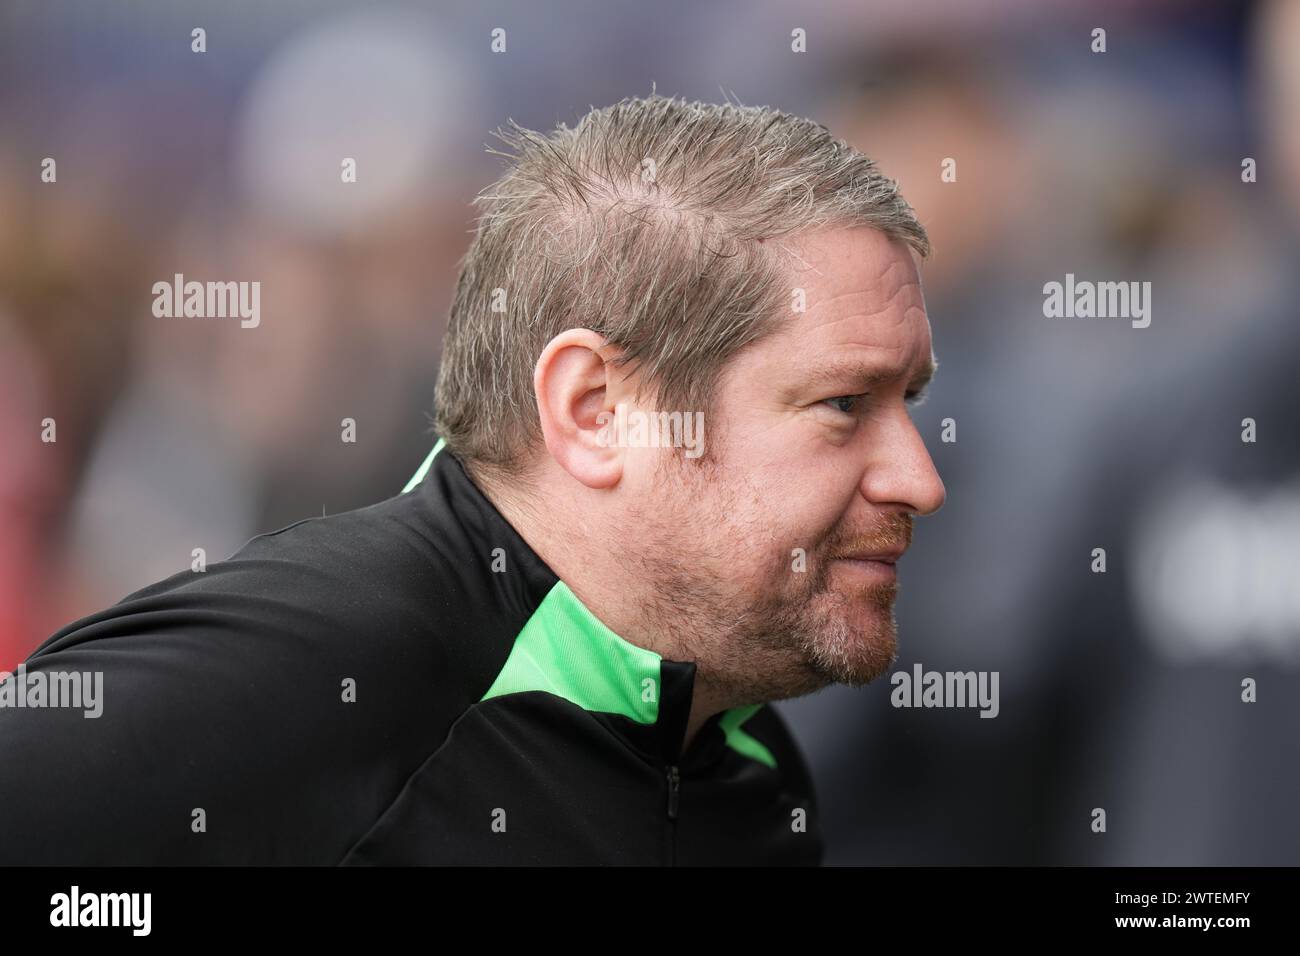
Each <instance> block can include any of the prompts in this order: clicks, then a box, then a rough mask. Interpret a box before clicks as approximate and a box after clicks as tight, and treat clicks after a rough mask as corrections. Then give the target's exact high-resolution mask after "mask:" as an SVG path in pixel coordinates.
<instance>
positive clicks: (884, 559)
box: [840, 548, 907, 564]
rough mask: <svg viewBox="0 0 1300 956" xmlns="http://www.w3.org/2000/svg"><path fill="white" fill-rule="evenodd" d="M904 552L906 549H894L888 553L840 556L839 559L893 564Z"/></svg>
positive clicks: (877, 552) (878, 552)
mask: <svg viewBox="0 0 1300 956" xmlns="http://www.w3.org/2000/svg"><path fill="white" fill-rule="evenodd" d="M906 550H907V549H906V548H895V549H892V550H889V551H874V552H872V553H870V554H867V553H859V554H842V555H840V558H841V559H842V560H846V561H879V562H880V563H881V564H895V563H897V562H898V559H899V558H901V557H902V556H903V552H904V551H906Z"/></svg>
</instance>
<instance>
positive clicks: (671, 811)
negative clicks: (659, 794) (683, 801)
mask: <svg viewBox="0 0 1300 956" xmlns="http://www.w3.org/2000/svg"><path fill="white" fill-rule="evenodd" d="M681 781H682V778H681V774H679V773H678V772H677V765H676V764H673V765H672V766H670V767H669V768H668V819H669V820H676V819H677V794H678V791H679V790H680V789H681Z"/></svg>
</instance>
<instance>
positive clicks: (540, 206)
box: [434, 94, 930, 478]
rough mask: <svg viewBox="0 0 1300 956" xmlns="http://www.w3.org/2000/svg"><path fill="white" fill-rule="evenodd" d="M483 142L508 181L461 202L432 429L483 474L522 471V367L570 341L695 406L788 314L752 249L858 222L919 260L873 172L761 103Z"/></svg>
mask: <svg viewBox="0 0 1300 956" xmlns="http://www.w3.org/2000/svg"><path fill="white" fill-rule="evenodd" d="M494 135H495V136H496V137H497V138H498V139H500V140H501V141H502V142H503V143H504V144H505V146H506V147H507V149H508V151H502V150H498V149H489V152H491V153H495V154H497V155H500V156H504V157H506V158H507V159H508V161H509V164H508V166H509V168H508V169H507V170H506V171H505V172H504V173H503V174H502V176H501V177H500V178H499V179H498V180H497V181H496V182H495V183H494V184H493V185H491V186H489V187H488V188H487V189H485V190H484V191H483V192H482V193H480V194H479V196H478V197H477V198H476V199H475V204H476V205H477V206H478V207H480V208H481V210H482V214H481V216H480V217H479V219H478V226H477V233H476V235H475V237H474V240H473V243H472V244H471V245H470V248H469V251H468V253H467V254H466V256H465V257H464V259H463V260H462V262H461V270H460V277H459V280H458V282H457V285H456V292H455V296H454V298H453V301H452V305H451V314H450V318H449V322H448V327H447V334H446V338H445V340H444V344H443V352H442V364H441V369H440V371H439V375H438V385H437V393H436V398H435V404H436V409H435V419H434V426H435V428H436V429H437V431H438V434H439V435H440V437H441V438H442V439H443V440H444V441H445V442H446V447H447V448H448V450H450V451H451V452H452V454H454V455H455V456H456V457H457V458H459V459H460V460H461V461H462V462H464V463H465V465H466V467H467V468H468V469H470V471H471V473H478V474H479V475H481V476H482V477H485V478H491V477H504V476H519V475H520V474H521V473H522V472H523V471H524V466H525V464H526V460H527V451H528V449H529V448H530V447H532V445H533V443H534V442H536V441H537V440H538V438H539V437H540V424H539V421H538V413H537V402H536V397H535V395H534V394H533V371H534V367H535V365H536V362H537V359H538V358H539V356H540V355H541V353H542V350H543V349H544V348H545V347H546V344H547V343H548V342H549V341H550V340H551V339H552V338H554V337H555V336H556V335H559V334H560V333H561V332H563V331H565V330H566V329H570V328H587V329H591V330H593V331H595V332H597V333H598V334H600V335H602V336H604V338H605V339H606V340H607V341H608V342H609V343H610V344H611V345H613V346H616V347H617V349H618V350H620V352H621V356H622V357H621V359H620V361H619V364H620V365H622V364H627V365H628V366H629V368H630V369H633V370H635V371H637V372H639V373H641V376H642V382H643V383H646V384H648V385H650V386H651V387H653V389H654V392H655V398H656V401H657V404H658V407H659V408H670V409H674V408H675V409H679V410H701V411H703V410H706V409H707V408H708V407H709V404H710V401H711V400H712V397H713V391H714V388H715V386H716V383H717V379H718V376H719V374H720V372H721V370H722V369H723V367H724V366H725V365H726V363H727V361H728V360H729V359H730V358H732V357H733V356H734V355H735V354H736V353H737V352H738V351H740V350H741V349H743V348H744V347H745V346H747V345H749V344H751V343H753V342H755V341H757V340H758V339H760V338H762V337H763V336H764V335H766V334H768V333H769V332H771V331H773V330H774V329H775V328H777V326H778V324H779V321H780V318H781V316H782V315H783V314H785V313H786V312H788V311H789V310H790V308H791V305H790V303H791V299H792V289H791V287H790V281H789V278H788V275H789V272H788V260H787V257H786V255H785V254H784V253H782V252H781V251H780V250H778V249H776V248H774V244H772V243H768V244H766V245H765V244H764V240H769V239H775V238H777V237H780V236H784V235H788V234H792V233H799V232H803V231H805V230H811V229H817V228H821V227H837V226H870V227H873V228H875V229H878V230H879V231H881V232H883V233H884V234H886V235H887V236H889V237H890V238H893V239H899V240H902V241H903V242H905V243H907V244H908V245H909V246H911V247H912V249H914V250H915V251H916V252H917V253H919V255H920V256H921V257H923V258H924V257H926V256H928V255H929V252H930V244H929V240H928V238H927V237H926V234H925V230H924V229H923V228H922V226H921V224H920V223H919V222H918V221H917V219H916V216H915V214H914V213H913V211H912V209H911V207H910V206H909V205H908V204H907V202H906V201H905V200H904V199H903V197H902V195H901V194H900V193H899V189H898V185H897V184H896V183H895V182H894V181H893V180H891V179H889V178H887V177H886V176H884V175H883V174H882V173H881V172H880V171H879V169H878V168H877V166H876V164H875V162H874V161H872V160H871V159H868V158H867V157H866V156H864V155H862V154H861V153H859V152H857V151H856V150H854V149H853V148H852V147H850V146H849V145H847V144H846V143H844V142H843V141H841V140H839V139H836V138H834V137H833V136H832V135H831V133H830V132H829V131H828V130H827V129H826V128H825V127H824V126H822V125H821V124H819V123H815V122H813V121H811V120H807V119H802V118H800V117H797V116H792V115H790V114H788V113H783V112H779V111H777V110H773V109H769V108H766V107H757V106H742V105H738V104H732V103H726V104H722V105H716V104H710V103H699V102H690V103H688V102H685V101H682V100H678V99H672V98H668V97H664V96H660V95H653V94H652V95H651V96H648V97H645V98H633V99H625V100H623V101H621V102H619V103H616V104H614V105H613V106H608V107H605V108H603V109H598V110H592V111H591V112H589V113H587V114H586V115H585V116H583V117H582V119H581V120H580V121H579V122H578V124H577V126H576V127H574V128H573V129H569V128H568V127H567V126H566V125H565V124H563V123H561V124H560V125H559V126H558V127H557V128H556V129H555V130H554V131H552V132H551V133H549V134H546V135H543V134H541V133H538V132H536V131H533V130H529V129H525V128H523V127H521V126H519V125H518V124H517V123H515V122H514V121H513V120H510V121H509V122H508V124H507V126H506V127H505V128H503V129H499V130H497V131H496V133H495V134H494Z"/></svg>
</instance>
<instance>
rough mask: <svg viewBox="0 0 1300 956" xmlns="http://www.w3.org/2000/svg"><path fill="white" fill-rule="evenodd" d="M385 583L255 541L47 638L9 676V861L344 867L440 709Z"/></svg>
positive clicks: (1, 838)
mask: <svg viewBox="0 0 1300 956" xmlns="http://www.w3.org/2000/svg"><path fill="white" fill-rule="evenodd" d="M375 590H376V587H375V582H371V581H364V580H362V581H358V580H356V579H353V580H346V579H345V577H344V576H343V575H342V574H340V573H335V572H331V571H330V570H328V569H327V568H323V567H322V566H321V564H320V563H319V562H317V563H315V564H313V563H309V562H303V561H299V560H294V559H293V557H292V556H288V557H286V556H284V555H280V554H277V553H276V552H275V551H274V550H273V549H268V548H263V549H262V551H261V552H258V551H256V550H255V551H254V552H253V553H252V554H250V555H248V556H245V557H243V558H242V559H240V560H233V559H232V560H231V561H229V562H222V563H220V564H216V565H213V566H211V567H209V569H208V570H207V571H205V572H202V573H192V572H185V573H182V574H178V575H175V576H173V577H172V578H169V579H167V580H166V581H163V582H159V583H158V584H155V585H152V586H151V587H149V588H146V589H144V590H142V591H138V592H136V593H135V594H133V595H130V596H128V597H127V598H125V599H124V600H123V601H121V602H119V603H118V604H115V605H113V606H112V607H110V608H108V609H106V610H105V611H102V612H100V613H98V614H95V615H92V616H90V617H87V618H84V619H82V620H80V621H77V622H75V623H73V624H71V625H69V626H68V627H65V628H64V629H62V630H61V631H59V632H58V633H57V634H55V635H54V636H52V637H51V638H50V639H49V640H47V641H46V642H45V643H44V644H43V645H41V647H40V648H38V649H37V650H36V651H35V652H34V653H33V654H32V655H31V657H30V658H28V660H27V661H25V662H24V663H23V664H22V665H20V666H19V668H17V669H16V670H15V673H14V674H13V676H11V677H9V678H8V679H6V680H5V681H4V684H3V685H0V692H2V693H4V694H5V698H4V699H5V704H6V705H5V706H3V707H0V865H14V864H58V865H69V864H170V865H183V864H282V863H283V864H290V863H291V864H306V865H312V864H334V863H337V862H338V861H339V860H341V859H342V858H343V857H344V855H345V854H346V852H347V850H348V848H349V847H350V846H351V845H352V844H353V843H354V842H355V841H356V840H357V839H358V838H360V836H361V835H363V834H364V833H365V832H366V830H367V829H368V828H369V827H370V825H371V824H372V823H373V822H374V820H375V819H377V818H378V816H379V815H380V814H381V813H382V812H383V810H384V809H385V807H386V806H387V805H388V804H389V803H390V802H391V801H392V799H393V798H394V796H395V795H396V794H397V793H398V792H399V790H400V787H401V785H402V783H403V782H404V780H405V779H406V777H407V776H408V775H409V774H410V773H411V772H412V770H413V769H414V768H416V767H418V766H419V764H420V761H422V760H423V759H424V757H425V756H427V751H428V749H429V747H430V746H431V744H430V739H431V738H430V736H429V734H428V733H427V732H426V731H425V730H423V729H422V728H431V727H436V726H437V721H438V719H439V714H438V713H437V709H436V705H435V702H436V699H437V695H436V694H432V693H429V692H428V688H427V687H425V688H421V693H419V694H416V693H413V692H411V690H410V688H411V685H412V684H413V681H412V680H411V674H412V673H418V671H419V669H420V668H422V667H429V668H433V667H435V666H436V661H431V660H427V659H424V658H421V657H420V656H419V653H418V652H417V651H414V650H413V649H412V648H413V645H412V642H411V641H410V640H409V635H410V633H411V631H412V629H413V625H412V622H411V621H410V620H409V618H407V617H403V615H402V613H401V610H400V608H399V609H394V608H393V607H391V606H388V605H385V604H383V603H382V602H377V601H375V600H367V599H366V598H365V597H364V595H366V594H373V593H375ZM68 675H71V676H68ZM42 684H43V685H44V686H45V687H46V691H45V693H44V695H43V698H44V705H43V706H41V705H38V706H32V704H33V703H38V702H39V701H40V700H41V697H40V696H38V693H39V692H38V687H39V686H40V685H42ZM5 685H7V686H5ZM75 685H79V689H80V690H81V691H83V692H84V696H83V697H82V698H81V700H80V704H81V706H79V707H75V706H57V707H56V706H49V703H51V698H52V690H51V689H52V688H55V687H58V688H59V691H60V693H61V694H62V695H63V696H64V697H67V696H68V692H69V691H70V690H71V689H72V688H73V687H74V686H75ZM19 696H22V697H24V698H25V700H24V704H25V705H24V706H18V704H19V701H18V699H17V698H18V697H19ZM74 702H75V701H74Z"/></svg>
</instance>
